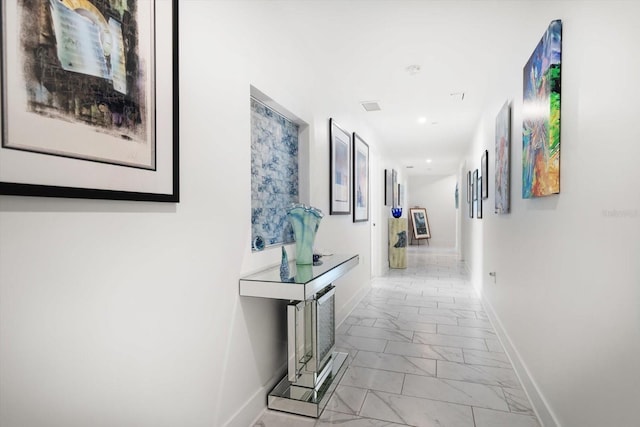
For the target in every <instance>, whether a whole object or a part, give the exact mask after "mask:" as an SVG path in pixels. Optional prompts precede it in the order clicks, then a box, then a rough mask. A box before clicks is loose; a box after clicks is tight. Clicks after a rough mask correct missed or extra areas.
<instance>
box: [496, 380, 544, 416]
mask: <svg viewBox="0 0 640 427" xmlns="http://www.w3.org/2000/svg"><path fill="white" fill-rule="evenodd" d="M520 385H522V384H520ZM500 388H501V389H502V393H503V394H504V397H505V400H506V402H507V406H508V407H509V412H511V413H513V414H521V415H524V414H523V412H522V411H514V410H513V409H512V408H511V406H512V405H511V404H509V400H511V401H513V400H514V399H507V393H506V392H505V391H504V389H505V388H508V389H511V390H520V391H522V392H524V389H514V388H513V387H505V386H500ZM524 398H525V399H526V401H527V403H528V406H527V407H526V408H525V410H526V411H527V415H533V416H536V415H535V411H534V410H533V405H532V404H531V401H530V400H529V397H528V396H527V394H526V393H524ZM513 406H515V404H514V405H513ZM529 412H531V414H529Z"/></svg>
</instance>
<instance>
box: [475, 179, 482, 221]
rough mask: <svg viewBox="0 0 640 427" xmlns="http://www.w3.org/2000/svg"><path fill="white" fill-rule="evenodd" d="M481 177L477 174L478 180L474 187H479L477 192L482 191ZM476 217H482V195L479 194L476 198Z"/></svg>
mask: <svg viewBox="0 0 640 427" xmlns="http://www.w3.org/2000/svg"><path fill="white" fill-rule="evenodd" d="M482 178H483V177H481V176H479V177H478V182H477V184H476V187H477V188H479V189H480V190H478V191H479V192H482ZM476 218H478V219H482V196H481V195H478V199H477V200H476Z"/></svg>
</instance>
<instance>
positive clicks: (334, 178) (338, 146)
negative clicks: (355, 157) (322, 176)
mask: <svg viewBox="0 0 640 427" xmlns="http://www.w3.org/2000/svg"><path fill="white" fill-rule="evenodd" d="M329 140H330V146H331V157H330V165H329V176H330V177H331V183H330V187H329V197H330V198H331V203H330V207H329V210H330V212H329V213H330V214H331V215H349V214H350V213H351V173H350V172H351V168H350V167H349V166H350V165H351V135H350V134H349V133H348V132H346V131H345V130H344V129H342V128H341V127H340V126H338V124H337V123H336V122H335V120H333V119H329Z"/></svg>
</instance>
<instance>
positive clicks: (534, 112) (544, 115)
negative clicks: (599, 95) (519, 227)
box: [522, 20, 562, 199]
mask: <svg viewBox="0 0 640 427" xmlns="http://www.w3.org/2000/svg"><path fill="white" fill-rule="evenodd" d="M561 46H562V21H561V20H555V21H552V22H551V24H549V28H548V29H547V31H546V32H545V34H544V36H543V37H542V39H541V40H540V42H539V43H538V46H537V47H536V48H535V50H534V52H533V54H532V55H531V57H530V58H529V61H528V62H527V64H526V65H525V67H524V70H523V106H522V197H523V198H525V199H529V198H532V197H541V196H548V195H551V194H557V193H560V88H561V86H560V83H561V81H560V64H561V59H562V58H561Z"/></svg>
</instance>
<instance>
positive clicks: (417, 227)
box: [409, 208, 431, 239]
mask: <svg viewBox="0 0 640 427" xmlns="http://www.w3.org/2000/svg"><path fill="white" fill-rule="evenodd" d="M409 213H410V215H411V224H412V225H413V237H414V239H430V238H431V230H430V229H429V219H428V218H427V210H426V209H425V208H411V209H409Z"/></svg>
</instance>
